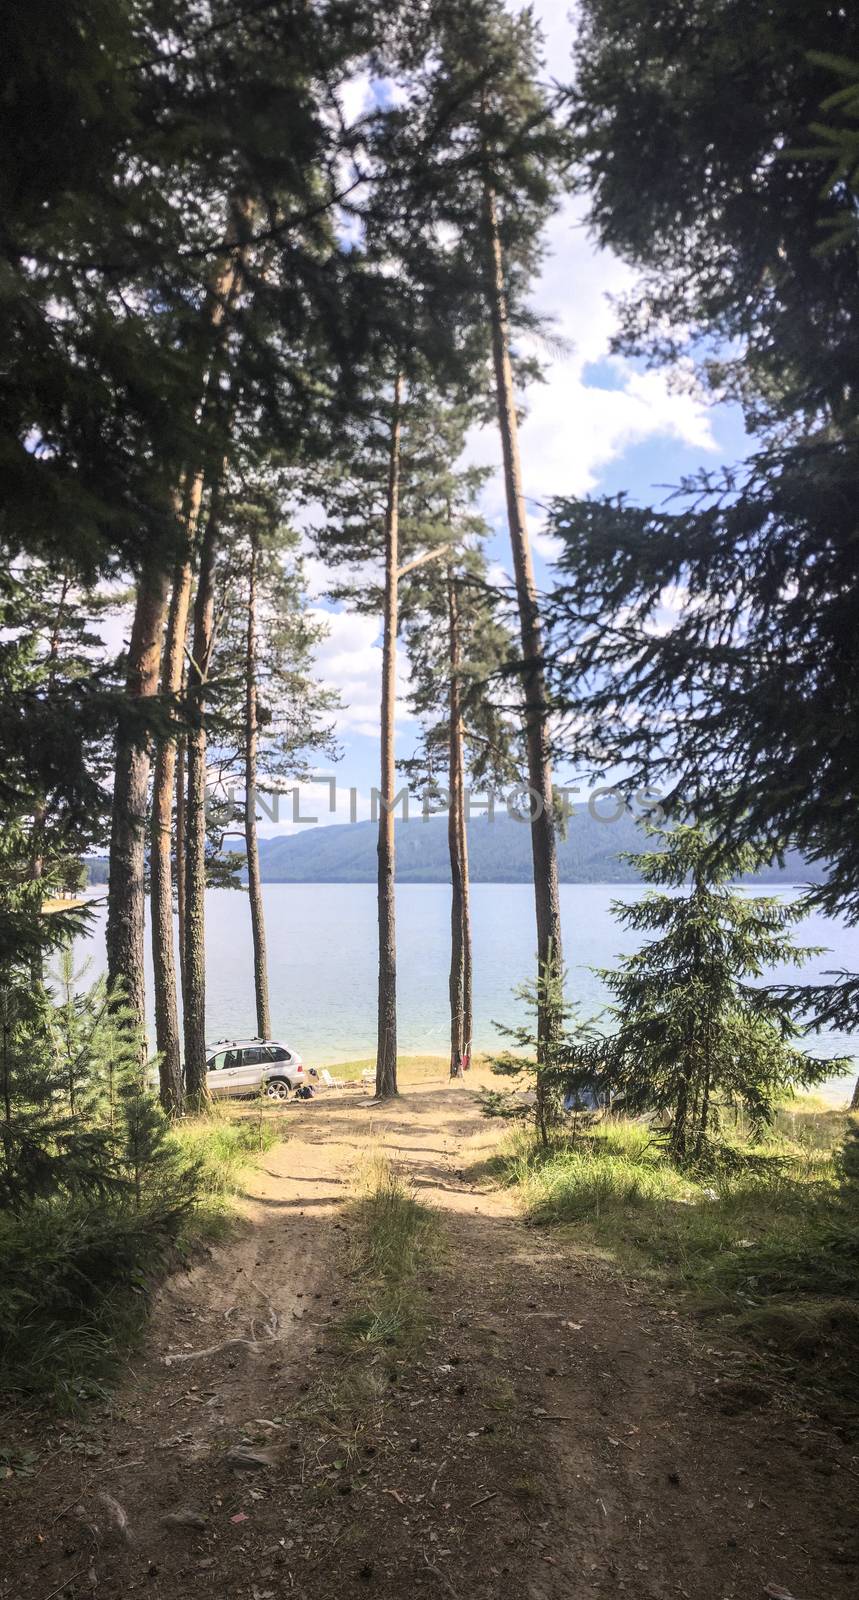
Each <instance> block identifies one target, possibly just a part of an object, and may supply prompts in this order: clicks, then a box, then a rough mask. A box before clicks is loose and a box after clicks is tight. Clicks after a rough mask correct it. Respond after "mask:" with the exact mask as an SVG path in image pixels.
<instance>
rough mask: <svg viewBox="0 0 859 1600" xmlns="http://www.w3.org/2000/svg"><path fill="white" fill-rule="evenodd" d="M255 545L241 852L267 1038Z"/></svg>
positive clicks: (260, 1017)
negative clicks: (245, 863)
mask: <svg viewBox="0 0 859 1600" xmlns="http://www.w3.org/2000/svg"><path fill="white" fill-rule="evenodd" d="M256 635H257V544H256V540H255V539H254V537H253V535H252V536H251V558H250V567H249V571H248V632H247V651H246V657H245V680H246V681H245V850H246V853H247V858H248V899H249V900H250V907H251V932H252V935H253V947H254V993H255V996H256V1011H257V1033H258V1034H259V1036H260V1038H261V1039H269V1038H271V1013H270V1008H269V996H268V957H267V953H266V941H265V914H264V911H263V903H262V881H261V879H260V865H259V843H258V840H257V816H256V787H257V749H258V743H259V721H258V715H257V640H256Z"/></svg>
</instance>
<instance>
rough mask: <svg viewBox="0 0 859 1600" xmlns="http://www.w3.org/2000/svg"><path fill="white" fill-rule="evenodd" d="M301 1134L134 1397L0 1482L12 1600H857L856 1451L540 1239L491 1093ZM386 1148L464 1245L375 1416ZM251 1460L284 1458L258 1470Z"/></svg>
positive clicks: (170, 1316)
mask: <svg viewBox="0 0 859 1600" xmlns="http://www.w3.org/2000/svg"><path fill="white" fill-rule="evenodd" d="M283 1116H284V1122H285V1126H286V1129H287V1130H288V1133H289V1138H288V1140H287V1141H286V1142H284V1143H282V1144H279V1145H277V1146H276V1147H275V1148H274V1149H273V1150H272V1151H270V1152H268V1153H267V1154H266V1155H265V1156H264V1157H263V1159H262V1162H261V1164H260V1166H259V1168H258V1169H257V1170H255V1171H254V1172H253V1173H252V1174H251V1176H250V1178H249V1182H248V1191H247V1197H246V1200H245V1202H244V1211H245V1219H244V1222H243V1224H242V1226H241V1228H240V1229H239V1231H238V1232H237V1233H236V1234H235V1235H234V1236H233V1237H232V1238H231V1239H230V1240H229V1242H228V1243H227V1244H226V1245H224V1246H222V1247H219V1248H218V1249H217V1250H214V1251H213V1252H212V1253H211V1256H210V1257H208V1258H206V1259H204V1260H203V1261H201V1262H200V1264H199V1265H197V1266H196V1267H195V1268H194V1269H193V1271H191V1272H188V1273H182V1274H179V1275H177V1276H175V1277H174V1278H172V1279H171V1280H170V1281H169V1283H168V1284H167V1285H166V1286H165V1288H164V1290H163V1292H162V1293H161V1295H160V1297H159V1300H158V1304H157V1306H156V1309H155V1313H154V1315H153V1318H152V1322H151V1325H150V1329H149V1332H148V1336H147V1339H146V1344H145V1348H144V1350H143V1351H142V1352H141V1353H139V1354H138V1355H136V1356H135V1357H133V1358H132V1360H131V1363H130V1366H129V1376H128V1380H127V1382H125V1383H124V1384H123V1385H122V1387H121V1389H120V1391H119V1393H118V1394H117V1396H116V1398H115V1400H114V1402H113V1403H112V1404H111V1405H110V1406H106V1407H105V1408H104V1410H103V1411H102V1412H100V1413H98V1414H97V1415H93V1416H92V1417H91V1418H88V1419H87V1422H86V1423H85V1424H83V1425H74V1426H69V1425H66V1426H64V1427H61V1426H59V1425H55V1426H53V1427H52V1428H51V1429H50V1430H49V1431H48V1432H47V1434H45V1431H44V1429H42V1430H41V1432H40V1435H39V1438H40V1444H41V1445H42V1446H44V1452H43V1455H42V1457H41V1459H40V1461H39V1464H38V1467H37V1471H36V1475H35V1476H34V1477H33V1478H32V1479H26V1478H19V1477H15V1478H12V1479H7V1480H6V1482H5V1483H4V1484H2V1485H0V1497H2V1502H3V1503H2V1506H0V1540H2V1543H0V1549H2V1550H3V1552H4V1557H5V1559H4V1564H3V1575H2V1578H0V1596H2V1600H11V1597H15V1600H18V1597H21V1600H30V1597H40V1600H48V1597H49V1596H53V1597H54V1600H56V1597H57V1596H58V1595H59V1594H65V1595H66V1596H83V1595H93V1594H95V1595H96V1596H97V1597H98V1600H101V1597H105V1596H120V1595H126V1594H137V1593H141V1594H142V1593H146V1594H148V1595H151V1596H153V1597H156V1600H176V1597H179V1596H185V1595H196V1594H202V1593H204V1592H207V1591H208V1592H210V1593H212V1594H214V1595H217V1596H219V1597H220V1596H225V1597H230V1600H232V1597H236V1600H238V1597H243V1600H244V1597H247V1600H275V1597H280V1596H281V1595H297V1596H304V1597H305V1600H322V1597H323V1596H326V1597H327V1596H330V1595H331V1594H336V1593H340V1592H342V1593H344V1594H345V1595H346V1596H350V1595H352V1594H355V1595H358V1594H372V1595H375V1596H379V1597H391V1600H393V1597H401V1596H404V1595H406V1594H408V1595H409V1596H410V1597H411V1596H413V1595H414V1594H415V1591H417V1592H418V1593H419V1594H423V1593H426V1594H438V1595H447V1596H453V1597H454V1600H465V1596H466V1595H477V1596H486V1597H489V1596H496V1595H506V1594H507V1593H516V1594H517V1595H524V1596H526V1597H528V1600H555V1597H558V1600H560V1597H562V1596H563V1597H565V1600H567V1597H577V1596H584V1595H587V1596H591V1595H596V1596H601V1597H606V1600H607V1597H609V1596H618V1595H629V1596H635V1597H641V1600H665V1597H667V1596H676V1595H680V1596H689V1597H695V1600H709V1597H713V1600H735V1597H736V1600H740V1597H743V1600H746V1597H753V1596H766V1595H768V1594H769V1595H770V1596H781V1595H783V1594H787V1595H789V1596H792V1597H794V1600H846V1597H847V1596H848V1595H850V1596H852V1595H855V1593H856V1591H857V1578H859V1542H857V1536H856V1532H855V1517H854V1516H853V1503H854V1501H855V1491H856V1477H857V1463H856V1462H855V1460H853V1459H852V1458H851V1457H850V1455H849V1452H848V1451H847V1449H846V1448H845V1447H844V1446H843V1445H842V1444H841V1442H840V1441H839V1440H838V1438H837V1437H834V1436H833V1435H832V1434H831V1433H830V1432H828V1431H827V1430H826V1429H824V1428H823V1427H822V1425H821V1424H819V1423H818V1422H816V1421H815V1419H813V1418H809V1417H805V1416H802V1415H800V1414H799V1413H797V1414H794V1412H793V1411H792V1410H791V1409H789V1408H785V1406H784V1404H783V1402H780V1401H778V1400H775V1399H773V1397H772V1395H771V1394H769V1393H768V1392H767V1390H766V1389H765V1388H764V1387H762V1386H761V1385H760V1384H759V1383H758V1384H754V1383H749V1382H748V1381H745V1380H744V1378H743V1373H742V1370H739V1369H738V1367H737V1364H736V1359H735V1357H733V1356H731V1355H730V1353H728V1352H724V1351H722V1352H712V1351H710V1352H708V1351H707V1350H706V1349H705V1348H703V1347H702V1346H701V1345H700V1344H693V1341H692V1337H691V1334H690V1331H689V1329H688V1327H687V1326H686V1325H685V1324H684V1321H683V1319H682V1318H681V1317H679V1316H678V1315H677V1314H676V1311H675V1310H674V1308H673V1307H672V1305H671V1302H670V1301H669V1299H668V1298H667V1297H666V1296H664V1295H663V1294H661V1293H660V1292H659V1291H657V1290H654V1289H652V1288H651V1289H647V1288H645V1287H643V1286H640V1285H631V1284H630V1283H629V1282H628V1281H626V1280H624V1279H622V1278H620V1277H619V1276H618V1275H617V1274H616V1273H615V1272H614V1271H613V1270H612V1269H611V1267H610V1266H609V1265H607V1264H606V1263H604V1262H601V1261H599V1260H597V1259H595V1258H594V1256H593V1254H590V1255H588V1254H587V1253H585V1252H583V1251H581V1250H580V1249H578V1248H577V1247H576V1243H575V1240H574V1239H573V1240H569V1239H565V1240H561V1239H559V1238H558V1237H557V1236H553V1235H552V1234H548V1235H547V1234H545V1233H542V1234H541V1233H538V1232H537V1231H536V1230H531V1229H528V1228H526V1227H525V1226H524V1225H523V1224H522V1222H521V1221H520V1220H519V1218H518V1216H517V1214H516V1210H515V1202H514V1197H513V1196H512V1194H511V1193H510V1192H507V1191H502V1190H499V1189H498V1188H496V1187H493V1186H492V1184H491V1183H490V1182H489V1181H488V1180H486V1179H485V1178H481V1177H480V1175H479V1163H480V1161H481V1159H482V1158H483V1157H484V1156H485V1155H487V1154H488V1153H490V1152H491V1150H492V1148H493V1147H494V1145H495V1144H496V1143H497V1140H498V1137H499V1130H498V1126H497V1125H495V1124H491V1123H487V1122H486V1121H485V1120H484V1119H483V1118H482V1117H481V1116H480V1114H479V1111H478V1109H477V1107H476V1105H475V1102H474V1101H473V1099H472V1098H471V1095H470V1094H469V1092H468V1090H467V1089H466V1088H465V1087H464V1086H462V1085H459V1084H455V1085H450V1084H449V1083H448V1082H447V1081H446V1080H440V1081H437V1082H432V1081H430V1082H425V1083H422V1084H420V1085H418V1086H415V1087H409V1088H408V1091H407V1093H405V1094H404V1095H403V1097H402V1098H401V1100H399V1101H398V1102H395V1103H394V1104H393V1105H390V1106H386V1107H382V1108H380V1107H376V1106H374V1105H372V1104H370V1105H367V1104H366V1103H364V1102H363V1098H362V1097H361V1096H360V1095H359V1094H358V1093H357V1092H356V1091H344V1092H342V1093H339V1092H332V1093H330V1094H328V1095H327V1096H325V1097H320V1098H319V1099H317V1100H315V1101H314V1102H312V1103H309V1104H306V1105H299V1104H293V1105H289V1106H287V1107H286V1108H285V1109H284V1113H283ZM374 1146H375V1147H378V1148H382V1149H384V1150H385V1151H386V1152H387V1153H388V1154H389V1155H390V1156H391V1157H392V1158H393V1159H394V1160H395V1161H397V1162H398V1163H401V1164H402V1165H403V1166H404V1167H405V1168H406V1169H407V1170H408V1172H409V1175H410V1177H411V1180H412V1182H413V1184H414V1185H415V1187H416V1189H417V1190H418V1192H419V1194H420V1196H421V1198H422V1199H424V1200H425V1201H426V1203H427V1204H429V1205H431V1206H433V1207H435V1208H436V1209H437V1210H438V1211H439V1212H440V1213H442V1218H443V1226H444V1232H445V1234H446V1237H447V1252H446V1256H445V1259H444V1262H443V1265H442V1267H441V1268H440V1270H439V1271H438V1273H437V1275H436V1277H435V1278H434V1280H433V1282H432V1285H431V1311H432V1324H431V1327H430V1329H429V1331H428V1332H427V1335H426V1339H425V1341H424V1345H423V1347H422V1348H421V1349H420V1350H419V1351H418V1353H417V1355H412V1356H411V1357H410V1358H409V1360H408V1361H402V1360H399V1359H395V1357H394V1355H393V1354H391V1353H386V1352H385V1350H384V1348H382V1349H381V1351H380V1352H379V1353H378V1354H376V1355H374V1356H372V1358H367V1360H366V1361H365V1369H366V1370H365V1373H364V1382H365V1388H364V1390H363V1391H362V1393H363V1399H362V1401H361V1404H360V1405H357V1404H356V1405H354V1406H353V1404H352V1401H351V1400H350V1399H349V1397H348V1395H347V1396H346V1398H345V1399H344V1396H343V1392H342V1383H343V1377H344V1358H343V1354H342V1349H341V1348H340V1347H338V1346H337V1345H336V1344H335V1343H332V1332H333V1330H334V1329H335V1328H336V1325H337V1323H338V1321H339V1320H340V1318H341V1317H342V1315H343V1311H344V1308H345V1307H346V1306H347V1305H348V1303H349V1300H350V1295H351V1294H352V1293H353V1287H352V1285H351V1284H350V1282H349V1278H348V1252H347V1248H346V1245H347V1243H348V1232H347V1229H348V1219H347V1221H346V1222H344V1219H343V1214H342V1213H343V1205H344V1200H345V1199H346V1198H347V1196H348V1193H349V1182H350V1174H351V1173H352V1171H353V1170H354V1168H355V1165H356V1162H358V1161H359V1160H360V1159H361V1157H362V1156H363V1155H364V1154H366V1152H367V1151H368V1149H371V1148H373V1147H374ZM475 1168H476V1169H477V1175H476V1176H474V1175H470V1173H473V1169H475ZM209 1350H211V1351H213V1353H212V1354H200V1352H205V1351H209ZM367 1385H369V1387H367ZM368 1394H369V1395H370V1401H368V1400H367V1395H368ZM33 1426H34V1430H35V1428H36V1424H35V1423H34V1425H33ZM235 1445H244V1446H248V1445H250V1448H252V1449H254V1450H256V1451H260V1450H262V1451H263V1452H266V1451H268V1452H270V1453H271V1457H272V1461H273V1463H274V1465H272V1466H271V1467H270V1468H266V1467H265V1466H262V1467H259V1468H257V1469H254V1470H251V1469H250V1468H248V1467H244V1468H240V1467H236V1466H233V1467H231V1466H230V1464H229V1458H228V1452H229V1450H230V1448H231V1447H233V1446H235ZM105 1495H107V1496H108V1499H107V1500H106V1499H105V1498H104V1496H105ZM110 1499H112V1500H113V1502H115V1503H118V1504H119V1505H120V1506H121V1507H122V1508H123V1509H124V1511H125V1512H126V1513H127V1517H128V1523H129V1528H128V1530H127V1531H126V1532H123V1530H122V1529H121V1528H119V1527H118V1526H117V1513H116V1511H115V1510H114V1509H112V1508H111V1505H110V1503H109V1501H110ZM177 1510H179V1511H181V1512H183V1513H188V1514H189V1515H188V1517H187V1518H186V1521H185V1522H184V1523H182V1524H181V1525H180V1526H178V1527H177V1526H169V1525H165V1523H164V1521H163V1520H162V1519H163V1518H164V1516H165V1515H169V1514H170V1513H171V1512H176V1511H177Z"/></svg>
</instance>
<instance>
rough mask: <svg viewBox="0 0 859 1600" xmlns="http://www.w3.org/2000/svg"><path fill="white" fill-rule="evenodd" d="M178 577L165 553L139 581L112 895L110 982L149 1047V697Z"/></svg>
mask: <svg viewBox="0 0 859 1600" xmlns="http://www.w3.org/2000/svg"><path fill="white" fill-rule="evenodd" d="M169 592H170V579H169V576H168V574H167V571H166V570H165V567H164V565H163V560H162V558H161V555H160V552H157V553H156V554H154V555H153V556H152V557H151V558H150V560H149V561H148V563H147V565H146V566H145V567H144V569H143V572H142V573H141V576H140V581H139V583H138V586H137V597H136V601H135V607H134V620H133V623H132V627H131V639H130V641H129V648H128V667H127V672H126V681H125V704H124V706H123V707H122V710H121V711H120V715H119V721H118V727H117V736H116V760H115V773H114V782H113V813H112V820H111V834H110V876H109V883H108V895H107V980H108V984H109V985H110V987H111V988H115V987H117V986H121V987H122V990H123V993H124V996H125V999H126V1000H127V1002H128V1005H129V1006H130V1008H131V1011H132V1014H133V1016H134V1019H135V1021H136V1023H137V1025H138V1028H139V1031H140V1039H141V1053H143V1051H144V1049H145V1046H144V1044H143V1041H144V1040H145V1024H146V1014H145V1001H146V990H145V979H144V965H143V954H144V924H145V902H146V895H145V886H144V861H145V853H146V823H147V815H148V800H149V774H150V766H151V748H152V740H151V735H150V732H149V723H148V719H147V718H146V716H145V715H142V714H141V713H143V712H145V710H146V702H147V701H148V700H152V699H154V697H155V696H156V695H157V693H158V679H159V669H160V665H161V641H162V636H163V633H164V620H165V617H166V614H167V601H168V596H169Z"/></svg>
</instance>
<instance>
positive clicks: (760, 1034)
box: [600, 823, 840, 1160]
mask: <svg viewBox="0 0 859 1600" xmlns="http://www.w3.org/2000/svg"><path fill="white" fill-rule="evenodd" d="M653 831H654V832H655V833H656V835H657V837H658V838H659V839H660V840H661V842H662V844H663V845H664V848H663V849H660V850H658V851H652V852H649V853H646V854H643V855H640V856H635V857H631V858H630V859H631V860H634V861H635V863H636V865H637V867H638V868H639V871H640V872H641V873H642V876H643V877H644V879H645V881H646V882H647V883H650V884H657V885H660V886H662V888H663V892H661V893H655V892H651V893H650V894H647V895H646V896H645V897H644V899H642V900H639V901H636V902H633V903H632V904H623V903H618V904H616V905H615V907H614V911H615V915H616V916H617V917H618V918H619V920H620V921H621V923H622V924H623V925H624V926H625V927H629V928H634V929H635V930H636V931H638V932H644V933H648V934H652V935H654V937H652V938H650V939H649V940H648V941H647V942H646V943H645V944H644V945H643V946H642V947H641V949H639V950H638V951H637V952H636V954H635V955H632V956H627V957H626V958H625V959H624V960H623V962H622V963H621V965H620V966H619V967H618V968H616V969H612V970H609V971H604V972H601V974H600V976H601V977H602V979H603V981H604V982H605V983H606V985H607V987H608V988H609V990H610V991H611V993H612V995H613V996H614V1002H613V1004H612V1005H611V1006H610V1007H609V1008H608V1016H609V1017H610V1018H611V1019H612V1020H613V1022H614V1024H615V1026H616V1032H615V1033H613V1035H612V1036H611V1037H610V1038H609V1039H608V1040H607V1041H606V1042H605V1045H604V1046H603V1059H604V1064H603V1075H604V1081H605V1082H606V1084H607V1086H608V1087H609V1088H611V1090H612V1091H613V1092H615V1093H617V1094H619V1095H621V1096H622V1097H623V1102H624V1105H625V1108H626V1109H627V1110H628V1111H630V1112H632V1113H634V1114H635V1113H640V1112H656V1113H658V1114H659V1115H661V1116H663V1117H664V1118H665V1119H666V1121H667V1124H668V1129H669V1148H670V1150H671V1154H672V1155H673V1156H674V1157H675V1158H676V1159H677V1160H683V1159H686V1158H688V1157H695V1158H700V1157H701V1156H702V1155H703V1153H704V1151H705V1149H706V1145H707V1141H708V1138H709V1137H710V1136H711V1135H712V1134H713V1133H715V1131H716V1130H717V1128H718V1122H719V1116H720V1112H721V1109H722V1107H723V1106H725V1105H729V1106H730V1105H740V1106H742V1107H743V1108H744V1109H745V1111H746V1112H747V1113H748V1115H749V1117H750V1119H751V1121H752V1124H753V1126H754V1127H755V1128H756V1129H759V1130H760V1129H762V1128H764V1127H766V1126H767V1124H768V1123H769V1122H770V1121H771V1120H772V1116H773V1112H774V1109H775V1105H776V1102H777V1100H778V1098H779V1097H780V1096H781V1095H784V1094H787V1093H789V1092H790V1090H791V1087H792V1085H793V1084H795V1083H796V1084H800V1085H803V1086H807V1085H810V1084H814V1083H819V1082H821V1081H822V1080H823V1079H824V1078H826V1077H829V1076H830V1075H831V1073H832V1072H833V1071H837V1070H838V1067H839V1065H840V1063H837V1062H835V1063H833V1062H832V1061H826V1060H818V1059H816V1058H814V1057H812V1056H809V1055H807V1054H806V1053H805V1052H804V1051H803V1050H802V1049H800V1048H799V1047H798V1046H797V1045H796V1043H795V1042H794V1041H795V1040H796V1039H797V1038H798V1037H799V1035H800V1032H801V1029H800V1027H799V1025H798V1024H797V1023H796V1022H795V1020H794V1014H793V1011H792V1008H791V1006H790V1005H789V1004H787V1003H785V1001H784V1000H783V998H781V997H780V996H779V995H778V994H776V993H774V992H773V991H772V990H771V989H766V988H762V987H759V986H758V984H759V981H760V980H761V979H762V978H763V977H764V976H765V975H766V972H767V969H768V968H771V967H773V966H775V965H777V964H781V963H786V962H789V963H794V964H799V963H801V962H802V961H803V960H805V959H807V957H808V956H810V955H814V954H817V953H819V952H817V951H815V950H813V949H811V948H803V947H801V946H797V945H795V944H794V943H793V940H792V938H791V934H790V928H791V925H792V924H793V923H795V922H797V921H798V920H799V918H800V917H801V916H802V914H803V907H802V902H801V901H798V900H797V901H792V902H785V901H783V900H780V899H777V898H775V897H763V896H758V895H745V894H743V893H741V892H739V891H737V890H736V889H734V888H732V887H731V879H732V878H734V877H738V876H740V875H742V874H743V873H744V872H752V871H754V870H755V868H756V867H758V866H761V865H762V864H763V863H764V862H765V861H766V860H767V859H768V854H769V853H768V851H766V850H761V849H755V848H753V847H751V846H749V845H738V846H737V847H736V849H735V850H734V852H733V853H732V856H731V858H730V859H729V860H727V859H725V858H724V857H722V858H718V857H716V858H714V853H713V849H712V841H711V840H710V838H709V837H708V834H707V832H706V830H705V829H703V828H701V827H699V826H696V825H694V824H691V823H680V824H678V825H677V826H676V827H674V828H672V829H670V830H664V829H656V830H653Z"/></svg>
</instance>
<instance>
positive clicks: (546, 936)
mask: <svg viewBox="0 0 859 1600" xmlns="http://www.w3.org/2000/svg"><path fill="white" fill-rule="evenodd" d="M484 221H485V228H486V242H487V255H488V269H489V306H490V322H491V330H492V352H493V364H494V369H495V392H496V402H497V408H498V424H499V428H500V432H501V449H502V455H503V460H504V489H505V495H506V500H507V521H508V526H509V530H510V544H511V548H512V552H513V570H514V574H515V578H516V597H517V602H518V609H519V624H520V631H521V638H522V659H523V677H524V696H525V738H526V746H527V752H528V782H529V786H530V789H531V798H530V805H531V813H532V820H531V851H532V856H533V862H534V896H535V901H536V910H537V959H538V962H539V966H540V971H541V973H552V974H559V973H560V972H561V968H562V952H561V913H560V901H559V896H558V862H557V852H556V847H555V827H554V820H553V812H552V769H551V761H550V756H549V736H548V704H547V698H546V683H545V673H544V662H543V634H542V628H541V625H540V612H539V606H538V603H537V586H536V583H535V580H534V566H533V562H532V559H531V546H530V541H529V537H528V523H527V519H526V515H525V497H524V494H523V491H522V469H521V464H520V460H519V437H518V427H517V421H516V406H515V400H514V395H513V374H512V370H511V366H510V337H509V327H508V319H507V297H506V291H505V283H504V259H503V254H502V249H501V238H500V235H499V230H498V213H497V207H496V200H495V194H494V192H493V190H492V189H491V188H490V187H488V186H487V188H486V191H485V194H484ZM553 987H554V986H553V985H549V992H551V991H552V989H553ZM555 1027H556V1018H555V1017H554V1014H553V1010H552V1007H551V1006H550V1004H549V1003H548V1001H547V999H546V998H543V999H542V1000H541V1004H540V1012H539V1017H538V1038H539V1039H548V1038H550V1037H552V1035H553V1033H554V1031H555Z"/></svg>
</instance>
